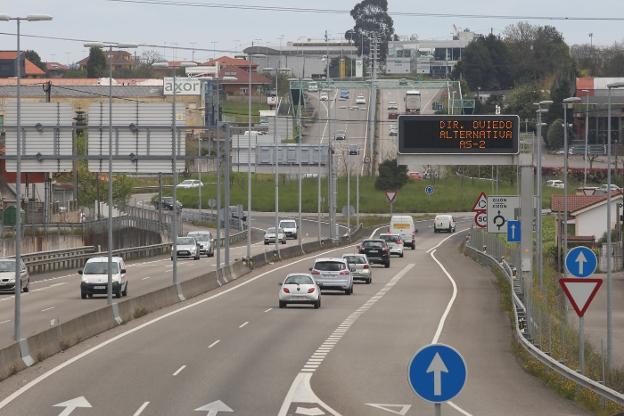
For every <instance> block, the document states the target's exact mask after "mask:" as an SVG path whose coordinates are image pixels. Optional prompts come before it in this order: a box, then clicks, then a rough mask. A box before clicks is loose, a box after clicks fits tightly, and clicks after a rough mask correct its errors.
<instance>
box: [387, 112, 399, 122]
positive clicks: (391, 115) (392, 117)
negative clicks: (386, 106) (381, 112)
mask: <svg viewBox="0 0 624 416" xmlns="http://www.w3.org/2000/svg"><path fill="white" fill-rule="evenodd" d="M397 118H399V112H398V111H389V112H388V120H396V119H397Z"/></svg>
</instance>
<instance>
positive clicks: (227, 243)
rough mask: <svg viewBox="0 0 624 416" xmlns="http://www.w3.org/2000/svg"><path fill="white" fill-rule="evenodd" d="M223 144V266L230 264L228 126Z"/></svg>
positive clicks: (229, 158)
mask: <svg viewBox="0 0 624 416" xmlns="http://www.w3.org/2000/svg"><path fill="white" fill-rule="evenodd" d="M223 143H224V144H225V174H224V182H225V202H224V205H225V258H224V260H225V264H226V265H229V264H230V220H231V219H232V214H231V212H230V187H231V186H230V185H231V181H230V171H231V170H232V165H231V157H230V125H229V124H226V125H225V138H224V140H223Z"/></svg>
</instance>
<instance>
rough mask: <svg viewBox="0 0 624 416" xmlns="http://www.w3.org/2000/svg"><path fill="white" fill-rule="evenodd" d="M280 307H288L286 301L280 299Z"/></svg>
mask: <svg viewBox="0 0 624 416" xmlns="http://www.w3.org/2000/svg"><path fill="white" fill-rule="evenodd" d="M279 307H280V309H284V308H285V307H286V302H284V301H281V300H280V301H279Z"/></svg>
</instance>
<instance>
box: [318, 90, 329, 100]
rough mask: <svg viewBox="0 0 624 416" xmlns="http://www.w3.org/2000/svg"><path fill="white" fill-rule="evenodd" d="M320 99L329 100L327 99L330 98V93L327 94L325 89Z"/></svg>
mask: <svg viewBox="0 0 624 416" xmlns="http://www.w3.org/2000/svg"><path fill="white" fill-rule="evenodd" d="M319 100H321V101H327V100H329V94H327V93H326V92H324V91H323V92H322V93H321V94H320V96H319Z"/></svg>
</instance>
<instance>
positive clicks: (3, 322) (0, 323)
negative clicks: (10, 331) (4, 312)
mask: <svg viewBox="0 0 624 416" xmlns="http://www.w3.org/2000/svg"><path fill="white" fill-rule="evenodd" d="M9 322H11V320H10V319H7V320H6V321H2V322H0V325H2V324H8V323H9Z"/></svg>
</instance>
